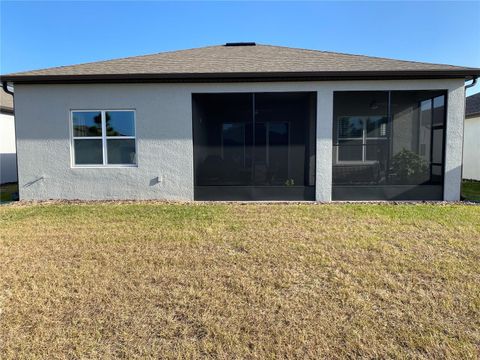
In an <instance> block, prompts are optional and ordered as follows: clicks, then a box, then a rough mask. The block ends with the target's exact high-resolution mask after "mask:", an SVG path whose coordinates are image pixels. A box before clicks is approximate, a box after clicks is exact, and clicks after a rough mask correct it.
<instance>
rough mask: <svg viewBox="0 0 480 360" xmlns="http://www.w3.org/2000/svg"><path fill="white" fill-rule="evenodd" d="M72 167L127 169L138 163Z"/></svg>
mask: <svg viewBox="0 0 480 360" xmlns="http://www.w3.org/2000/svg"><path fill="white" fill-rule="evenodd" d="M70 168H71V169H125V168H127V169H128V168H138V165H137V164H135V165H72V166H71V167H70Z"/></svg>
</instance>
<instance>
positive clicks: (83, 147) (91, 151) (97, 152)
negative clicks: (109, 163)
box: [74, 139, 103, 165]
mask: <svg viewBox="0 0 480 360" xmlns="http://www.w3.org/2000/svg"><path fill="white" fill-rule="evenodd" d="M74 141H75V149H74V152H75V164H76V165H101V164H103V154H102V140H100V139H99V140H91V139H83V140H82V139H76V140H74Z"/></svg>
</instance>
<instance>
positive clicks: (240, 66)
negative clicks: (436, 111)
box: [2, 45, 480, 82]
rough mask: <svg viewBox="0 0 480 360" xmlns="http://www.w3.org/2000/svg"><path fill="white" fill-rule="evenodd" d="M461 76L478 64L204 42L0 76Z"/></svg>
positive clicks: (25, 78)
mask: <svg viewBox="0 0 480 360" xmlns="http://www.w3.org/2000/svg"><path fill="white" fill-rule="evenodd" d="M395 74H397V75H398V76H400V75H401V74H402V75H408V74H409V75H411V76H415V75H423V76H425V75H426V74H430V75H431V76H432V77H435V76H449V77H464V76H467V75H472V74H477V75H480V69H474V68H466V67H460V66H452V65H443V64H430V63H422V62H414V61H402V60H392V59H385V58H378V57H370V56H363V55H349V54H342V53H334V52H327V51H317V50H305V49H295V48H288V47H281V46H270V45H256V46H224V45H219V46H208V47H202V48H196V49H189V50H180V51H172V52H164V53H158V54H153V55H144V56H135V57H128V58H122V59H116V60H108V61H99V62H93V63H86V64H80V65H71V66H61V67H54V68H48V69H42V70H33V71H27V72H20V73H13V74H8V75H4V76H2V80H3V81H14V82H19V81H28V80H32V81H41V80H42V79H43V80H54V79H57V80H59V79H71V80H72V79H73V80H75V79H77V80H79V79H114V78H115V79H120V78H123V79H128V78H130V79H142V78H143V79H148V78H150V79H152V78H157V79H160V78H163V79H190V78H205V79H206V78H216V77H217V78H218V77H224V78H232V77H238V78H239V79H241V78H242V77H260V76H262V77H268V76H284V77H285V76H287V77H288V76H300V75H301V76H303V77H307V76H323V77H343V76H346V75H349V76H355V77H358V76H370V77H371V76H379V77H381V76H383V75H385V76H387V75H388V76H392V75H395Z"/></svg>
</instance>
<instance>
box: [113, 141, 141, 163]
mask: <svg viewBox="0 0 480 360" xmlns="http://www.w3.org/2000/svg"><path fill="white" fill-rule="evenodd" d="M107 154H108V163H109V164H114V165H115V164H136V163H137V159H136V154H135V140H133V139H115V140H111V139H109V140H107Z"/></svg>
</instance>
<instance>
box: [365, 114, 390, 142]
mask: <svg viewBox="0 0 480 360" xmlns="http://www.w3.org/2000/svg"><path fill="white" fill-rule="evenodd" d="M385 136H387V117H383V116H372V117H369V118H367V137H385Z"/></svg>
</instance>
